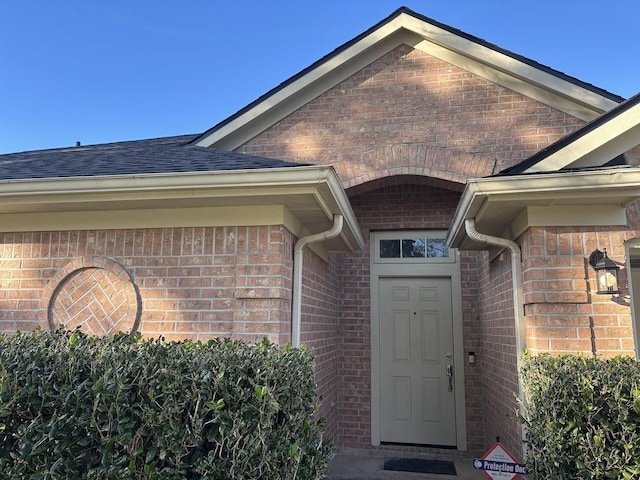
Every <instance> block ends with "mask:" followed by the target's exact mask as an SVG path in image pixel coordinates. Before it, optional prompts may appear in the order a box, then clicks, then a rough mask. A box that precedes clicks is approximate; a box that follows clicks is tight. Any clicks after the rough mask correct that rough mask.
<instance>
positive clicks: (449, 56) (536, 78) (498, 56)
mask: <svg viewBox="0 0 640 480" xmlns="http://www.w3.org/2000/svg"><path fill="white" fill-rule="evenodd" d="M403 26H404V27H405V28H406V29H407V30H410V31H412V32H415V33H417V34H418V35H420V36H422V37H423V38H424V40H425V42H424V43H422V44H419V45H417V46H418V48H420V49H422V50H424V51H427V52H428V53H431V54H433V55H434V56H437V57H438V58H441V59H442V60H445V61H448V62H450V63H453V64H455V65H459V66H461V67H462V68H465V69H474V70H475V71H474V73H477V74H479V75H481V76H483V77H485V78H486V77H489V79H490V80H493V81H496V82H497V83H501V84H503V83H507V84H506V85H505V86H507V87H510V88H513V89H515V90H521V89H522V86H521V87H520V88H518V86H517V84H515V83H514V82H513V80H508V81H505V77H504V76H500V75H499V73H503V74H507V75H508V76H510V77H513V78H514V79H518V80H523V81H524V82H525V83H526V84H529V85H530V87H529V88H527V89H526V90H525V91H524V92H522V93H525V94H527V95H528V96H532V95H535V97H534V98H536V97H537V98H536V99H537V100H540V101H545V97H546V96H545V95H544V94H541V93H535V92H534V91H533V89H532V88H531V87H539V88H542V89H543V90H547V91H549V92H553V93H554V94H555V95H558V96H560V97H563V98H565V99H567V100H569V101H570V102H571V103H573V104H575V105H579V106H581V107H584V108H586V109H588V110H590V111H591V112H592V113H591V115H586V118H584V119H585V120H591V119H593V118H594V117H595V116H596V115H597V114H600V113H603V112H607V111H609V110H611V109H612V108H614V107H616V106H617V105H619V103H617V102H615V101H613V100H611V99H608V98H606V97H603V96H601V95H598V94H597V93H595V92H593V91H591V90H588V89H586V88H583V87H581V86H579V85H576V84H575V83H572V82H569V81H567V80H564V79H562V78H559V77H557V76H555V75H552V74H551V73H549V72H545V71H544V70H541V69H538V68H536V67H533V66H531V65H529V64H527V63H524V62H522V61H520V60H518V59H516V58H513V57H511V56H509V55H506V54H504V53H501V52H499V51H496V50H493V49H491V48H489V47H487V46H485V45H481V44H479V43H476V42H473V41H471V40H469V39H467V38H464V37H461V36H459V35H456V34H454V33H451V32H449V31H447V30H444V29H442V28H439V27H437V26H435V25H432V24H430V23H426V22H423V21H421V20H419V19H417V18H414V17H410V16H407V15H405V21H404V23H403ZM428 43H431V44H433V45H434V46H433V47H429V45H428ZM438 46H439V47H441V48H437V47H438ZM463 58H467V59H470V60H472V61H473V62H477V65H485V66H488V67H490V69H492V70H495V71H497V72H498V74H493V73H489V74H488V70H487V69H486V67H485V68H482V67H478V66H477V65H476V66H475V68H474V65H473V64H470V63H469V62H468V61H463V60H462V59H463ZM574 108H575V107H574ZM581 110H582V109H575V111H574V112H573V113H578V112H579V111H581ZM567 113H569V112H567Z"/></svg>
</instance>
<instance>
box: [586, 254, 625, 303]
mask: <svg viewBox="0 0 640 480" xmlns="http://www.w3.org/2000/svg"><path fill="white" fill-rule="evenodd" d="M589 264H590V265H591V266H592V267H593V269H594V270H595V272H596V279H597V280H598V289H597V291H596V293H597V294H598V295H616V294H619V293H620V287H619V286H618V285H619V284H618V270H620V267H619V266H618V265H617V264H616V263H615V262H613V261H612V260H611V259H610V258H609V257H608V256H607V249H606V248H605V249H604V252H601V251H600V250H597V249H596V250H594V251H593V252H591V255H589Z"/></svg>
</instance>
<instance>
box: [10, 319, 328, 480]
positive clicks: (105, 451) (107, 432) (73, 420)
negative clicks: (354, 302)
mask: <svg viewBox="0 0 640 480" xmlns="http://www.w3.org/2000/svg"><path fill="white" fill-rule="evenodd" d="M313 378H314V375H313V368H312V357H311V355H310V354H309V352H308V351H306V350H305V349H293V348H291V347H289V346H277V345H273V344H270V343H269V342H268V341H266V340H265V341H264V342H263V343H261V344H259V345H255V346H250V345H247V344H245V343H241V342H235V341H230V340H212V341H210V342H207V343H200V342H190V341H184V342H164V341H162V340H142V339H141V337H140V335H131V336H129V335H124V334H119V335H116V336H113V337H109V338H95V337H90V336H87V335H85V334H83V333H82V332H80V331H79V330H76V331H72V332H71V331H64V330H58V331H56V332H34V333H29V334H17V335H12V336H0V472H1V473H0V476H1V477H0V478H11V479H15V478H24V479H71V478H78V479H79V478H86V479H116V478H117V479H122V478H129V479H134V478H135V479H221V480H222V479H229V480H239V479H243V480H244V479H249V478H255V479H260V478H264V479H288V480H290V479H301V480H305V479H318V478H321V477H322V475H323V473H324V470H325V468H326V464H327V460H328V457H329V454H330V450H329V446H328V445H327V443H326V442H325V441H323V438H322V432H323V426H322V422H321V421H320V420H318V419H317V418H316V411H317V408H316V403H315V402H316V398H315V384H314V380H313Z"/></svg>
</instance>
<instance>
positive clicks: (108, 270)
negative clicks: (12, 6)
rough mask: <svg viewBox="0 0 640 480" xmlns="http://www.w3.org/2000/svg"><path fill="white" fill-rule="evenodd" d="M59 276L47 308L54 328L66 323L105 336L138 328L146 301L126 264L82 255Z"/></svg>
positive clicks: (68, 326) (48, 316) (48, 317)
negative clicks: (143, 303)
mask: <svg viewBox="0 0 640 480" xmlns="http://www.w3.org/2000/svg"><path fill="white" fill-rule="evenodd" d="M56 277H57V278H55V279H54V280H53V282H52V283H53V284H54V285H51V286H52V287H53V289H52V291H51V294H50V295H48V296H49V301H48V308H47V321H48V324H49V328H51V329H52V330H53V329H55V328H57V327H58V326H59V325H63V326H64V327H65V328H66V329H69V330H73V329H75V328H78V327H80V329H81V330H83V331H84V332H86V333H89V334H92V335H97V336H104V335H108V334H111V333H116V332H126V333H133V332H135V331H136V330H137V329H138V327H139V323H140V317H141V313H142V302H141V299H140V295H139V292H138V288H137V286H136V284H135V283H134V281H133V278H132V277H131V276H130V275H129V274H128V272H127V271H126V270H125V269H124V267H122V265H120V264H118V263H117V262H115V261H113V260H110V259H103V258H97V259H96V258H92V259H80V260H76V261H74V262H71V263H70V264H67V265H66V266H65V267H64V268H63V269H62V270H61V271H60V272H59V273H58V275H56Z"/></svg>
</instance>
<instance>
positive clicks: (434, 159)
mask: <svg viewBox="0 0 640 480" xmlns="http://www.w3.org/2000/svg"><path fill="white" fill-rule="evenodd" d="M495 164H496V160H495V158H493V157H492V156H491V155H489V154H479V153H469V152H466V151H464V150H461V149H455V148H445V147H441V146H437V145H430V144H427V143H424V142H413V143H398V144H392V145H383V146H380V147H376V148H372V149H370V150H367V151H365V152H364V154H363V155H362V158H361V160H359V161H358V162H357V163H354V162H353V158H350V159H349V162H338V163H337V164H335V168H336V171H337V172H338V173H339V175H340V178H341V179H342V183H343V187H344V188H345V189H348V188H352V187H354V186H357V185H361V184H364V183H368V182H371V181H374V180H379V179H381V178H385V177H393V176H397V175H411V176H413V175H415V176H420V177H429V178H432V179H433V180H434V181H436V182H438V181H439V182H443V183H449V184H459V185H461V186H464V185H465V184H466V182H467V180H468V179H469V178H478V177H485V176H487V175H491V174H492V173H493V171H494V168H495ZM460 189H461V188H460Z"/></svg>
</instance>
